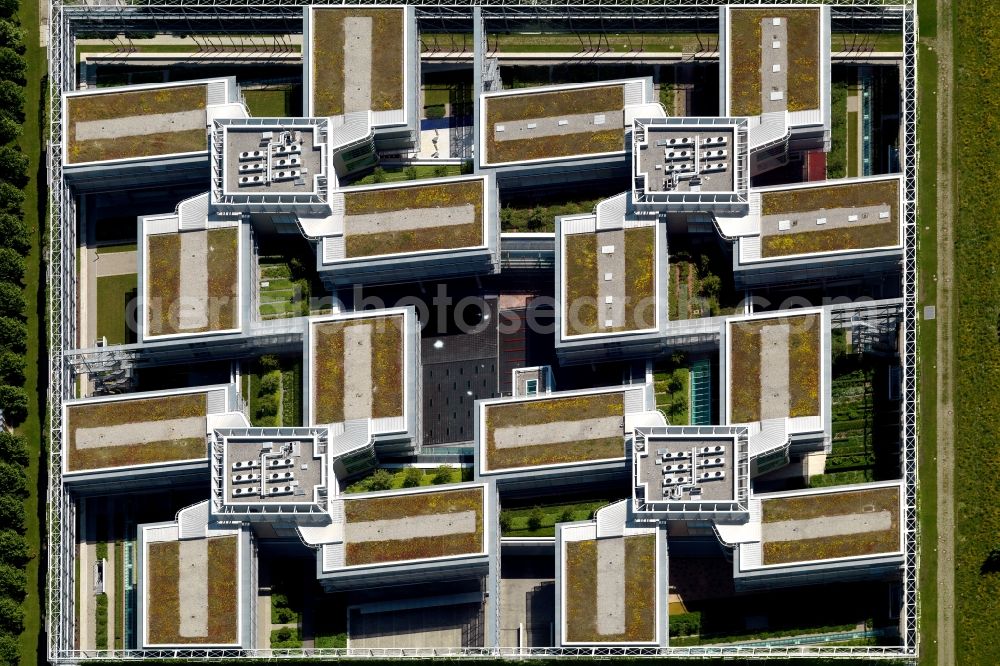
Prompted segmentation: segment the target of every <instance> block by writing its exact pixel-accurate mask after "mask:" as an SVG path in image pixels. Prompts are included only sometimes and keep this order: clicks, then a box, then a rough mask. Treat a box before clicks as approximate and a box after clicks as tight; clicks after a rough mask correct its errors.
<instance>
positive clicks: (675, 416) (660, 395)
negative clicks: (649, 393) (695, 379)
mask: <svg viewBox="0 0 1000 666" xmlns="http://www.w3.org/2000/svg"><path fill="white" fill-rule="evenodd" d="M675 357H678V358H675ZM653 389H654V391H655V392H656V408H657V409H658V410H660V411H661V412H663V414H664V415H665V416H666V417H667V422H668V423H670V425H688V424H689V423H691V413H690V410H691V371H690V369H689V366H688V362H687V358H686V356H684V354H674V356H673V357H671V358H669V359H663V360H661V361H657V363H656V365H654V366H653Z"/></svg>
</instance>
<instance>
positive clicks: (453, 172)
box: [351, 164, 462, 185]
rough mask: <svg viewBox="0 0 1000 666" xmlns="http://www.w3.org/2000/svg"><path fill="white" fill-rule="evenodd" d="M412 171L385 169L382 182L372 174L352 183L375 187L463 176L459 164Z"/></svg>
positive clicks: (424, 165) (416, 167) (420, 168)
mask: <svg viewBox="0 0 1000 666" xmlns="http://www.w3.org/2000/svg"><path fill="white" fill-rule="evenodd" d="M412 169H413V170H412V171H409V172H408V171H407V169H406V168H404V167H399V168H396V167H393V168H387V169H383V170H382V172H381V174H382V180H381V181H378V180H376V179H377V178H378V176H376V175H375V174H374V173H370V174H368V175H367V176H364V177H363V178H359V179H358V180H356V181H354V182H352V183H351V185H374V184H376V183H377V182H382V183H399V182H402V181H405V180H422V179H424V178H443V177H446V176H460V175H462V167H461V165H458V164H442V165H440V166H430V165H426V164H422V165H417V166H414V167H412ZM410 176H415V178H411V177H410Z"/></svg>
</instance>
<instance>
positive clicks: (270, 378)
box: [257, 370, 281, 396]
mask: <svg viewBox="0 0 1000 666" xmlns="http://www.w3.org/2000/svg"><path fill="white" fill-rule="evenodd" d="M280 390H281V371H280V370H272V371H271V372H269V373H267V374H266V375H264V376H263V377H261V378H260V386H259V387H258V388H257V395H259V396H265V395H274V394H275V393H277V392H278V391H280Z"/></svg>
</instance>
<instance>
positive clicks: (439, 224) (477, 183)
mask: <svg viewBox="0 0 1000 666" xmlns="http://www.w3.org/2000/svg"><path fill="white" fill-rule="evenodd" d="M485 184H486V181H485V180H484V179H482V178H475V179H471V180H461V181H449V182H440V183H436V182H428V183H424V184H404V185H392V186H388V187H377V188H364V189H354V190H345V191H344V209H345V214H344V242H345V251H346V257H347V258H348V259H356V258H359V257H375V256H382V255H393V254H408V253H412V252H423V251H432V250H453V249H459V248H467V247H480V246H483V245H485V244H486V238H485V227H486V202H485V191H484V188H485V186H486V185H485Z"/></svg>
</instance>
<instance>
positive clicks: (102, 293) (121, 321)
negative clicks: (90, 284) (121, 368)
mask: <svg viewBox="0 0 1000 666" xmlns="http://www.w3.org/2000/svg"><path fill="white" fill-rule="evenodd" d="M138 284H139V276H138V275H136V274H135V273H131V274H129V275H109V276H106V277H99V278H97V337H98V338H100V337H101V336H104V337H106V338H107V339H108V344H112V345H119V344H125V343H127V342H134V341H135V334H134V332H132V331H130V330H129V327H128V323H127V322H126V310H127V309H128V304H129V302H130V301H131V300H132V299H134V298H135V296H136V289H137V288H138Z"/></svg>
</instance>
